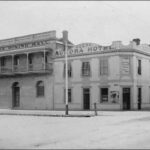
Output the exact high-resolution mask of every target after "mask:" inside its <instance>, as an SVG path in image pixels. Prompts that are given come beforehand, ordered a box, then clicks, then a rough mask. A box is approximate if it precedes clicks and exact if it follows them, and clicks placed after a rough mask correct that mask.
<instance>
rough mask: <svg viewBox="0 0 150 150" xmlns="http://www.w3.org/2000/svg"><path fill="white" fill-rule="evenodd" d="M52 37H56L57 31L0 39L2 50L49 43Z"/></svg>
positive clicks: (0, 49) (0, 48)
mask: <svg viewBox="0 0 150 150" xmlns="http://www.w3.org/2000/svg"><path fill="white" fill-rule="evenodd" d="M50 38H56V31H49V32H43V33H37V34H31V35H26V36H21V37H16V38H11V39H6V40H0V51H5V50H13V49H21V48H30V47H36V46H42V45H45V44H49V42H50V40H49V39H50Z"/></svg>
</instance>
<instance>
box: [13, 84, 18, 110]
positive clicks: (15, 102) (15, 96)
mask: <svg viewBox="0 0 150 150" xmlns="http://www.w3.org/2000/svg"><path fill="white" fill-rule="evenodd" d="M12 100H13V103H12V104H13V107H19V105H20V87H19V83H18V82H15V83H14V84H13V86H12Z"/></svg>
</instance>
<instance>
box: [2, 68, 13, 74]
mask: <svg viewBox="0 0 150 150" xmlns="http://www.w3.org/2000/svg"><path fill="white" fill-rule="evenodd" d="M0 73H2V74H11V73H12V68H9V67H7V68H6V67H5V66H1V67H0Z"/></svg>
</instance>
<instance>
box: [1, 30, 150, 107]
mask: <svg viewBox="0 0 150 150" xmlns="http://www.w3.org/2000/svg"><path fill="white" fill-rule="evenodd" d="M67 36H68V33H67V31H64V32H63V37H62V38H58V37H56V31H49V32H44V33H38V34H32V35H27V36H21V37H15V38H11V39H6V40H0V108H10V109H43V110H65V90H66V89H65V68H66V66H65V57H64V49H65V45H64V39H66V37H67ZM67 48H68V77H69V78H68V98H69V99H68V100H69V110H92V109H93V108H94V103H96V104H97V108H98V109H99V110H141V109H150V46H149V45H148V44H140V40H139V39H134V40H133V41H131V42H130V43H129V45H123V44H122V43H121V41H114V42H112V44H111V45H109V46H101V45H99V44H95V43H82V44H78V45H73V44H72V43H71V42H70V41H69V40H68V42H67Z"/></svg>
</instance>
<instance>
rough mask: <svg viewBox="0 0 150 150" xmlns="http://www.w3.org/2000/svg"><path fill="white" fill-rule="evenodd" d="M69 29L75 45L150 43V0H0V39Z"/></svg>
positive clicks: (59, 33) (70, 37)
mask: <svg viewBox="0 0 150 150" xmlns="http://www.w3.org/2000/svg"><path fill="white" fill-rule="evenodd" d="M51 30H56V32H57V36H58V37H61V36H62V31H63V30H68V32H69V40H70V41H72V42H73V43H74V44H80V43H84V42H91V43H97V44H100V45H110V44H111V43H112V41H122V42H123V44H128V43H129V42H130V41H131V40H132V39H133V38H140V39H141V43H148V44H150V2H149V1H0V39H6V38H11V37H16V36H23V35H28V34H34V33H40V32H45V31H51Z"/></svg>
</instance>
